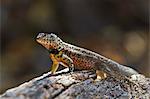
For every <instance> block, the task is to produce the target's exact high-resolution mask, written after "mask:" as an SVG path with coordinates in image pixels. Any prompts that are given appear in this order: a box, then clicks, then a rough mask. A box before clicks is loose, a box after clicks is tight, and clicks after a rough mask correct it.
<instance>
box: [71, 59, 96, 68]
mask: <svg viewBox="0 0 150 99" xmlns="http://www.w3.org/2000/svg"><path fill="white" fill-rule="evenodd" d="M71 59H72V60H73V64H74V66H75V69H81V70H82V69H85V70H91V69H94V68H95V63H96V61H94V60H93V59H89V58H87V57H71Z"/></svg>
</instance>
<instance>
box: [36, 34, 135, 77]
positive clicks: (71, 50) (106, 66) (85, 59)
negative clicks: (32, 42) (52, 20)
mask: <svg viewBox="0 0 150 99" xmlns="http://www.w3.org/2000/svg"><path fill="white" fill-rule="evenodd" d="M36 41H37V42H38V43H39V44H41V45H42V46H44V47H45V48H46V49H47V50H48V51H49V52H50V58H51V59H52V61H53V65H52V69H51V71H52V73H53V74H54V73H55V72H56V70H57V68H58V66H59V64H62V65H63V66H65V67H69V68H71V70H73V69H74V68H76V69H81V70H83V69H86V70H96V73H97V76H98V78H101V79H104V78H106V77H107V76H106V75H107V74H108V75H112V76H117V77H126V76H127V77H128V76H129V77H130V76H132V75H134V74H138V73H137V72H136V71H135V70H133V69H131V68H129V67H126V66H123V65H120V64H118V63H117V62H114V61H112V60H110V59H108V58H106V57H104V56H102V55H100V54H97V53H95V52H92V51H90V50H87V49H84V48H81V47H77V46H74V45H71V44H69V43H65V42H63V41H62V40H61V39H60V38H59V37H57V36H56V35H55V34H53V33H50V34H49V33H39V34H38V36H37V38H36Z"/></svg>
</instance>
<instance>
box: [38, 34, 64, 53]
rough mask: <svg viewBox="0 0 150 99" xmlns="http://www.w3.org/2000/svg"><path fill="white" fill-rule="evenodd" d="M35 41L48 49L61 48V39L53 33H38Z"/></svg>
mask: <svg viewBox="0 0 150 99" xmlns="http://www.w3.org/2000/svg"><path fill="white" fill-rule="evenodd" d="M36 41H37V42H38V43H40V44H41V45H42V46H44V47H45V48H46V49H48V50H51V49H57V50H61V49H63V48H62V47H63V46H62V43H63V41H62V40H61V39H60V38H59V37H57V36H56V35H55V34H53V33H50V34H49V33H39V34H38V35H37V37H36Z"/></svg>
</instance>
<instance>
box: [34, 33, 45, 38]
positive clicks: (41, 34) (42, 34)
mask: <svg viewBox="0 0 150 99" xmlns="http://www.w3.org/2000/svg"><path fill="white" fill-rule="evenodd" d="M45 35H46V34H45V33H39V34H38V36H37V37H36V38H41V37H44V36H45Z"/></svg>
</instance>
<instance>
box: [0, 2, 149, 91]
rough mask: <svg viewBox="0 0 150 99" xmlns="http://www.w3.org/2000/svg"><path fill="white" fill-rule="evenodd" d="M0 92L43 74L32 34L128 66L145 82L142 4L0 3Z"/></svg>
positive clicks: (43, 55)
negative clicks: (48, 35) (54, 36)
mask: <svg viewBox="0 0 150 99" xmlns="http://www.w3.org/2000/svg"><path fill="white" fill-rule="evenodd" d="M0 4H1V6H0V10H1V15H0V16H1V21H0V23H1V24H0V30H1V36H0V39H1V55H0V59H1V64H0V77H1V79H0V93H3V92H4V91H6V89H8V88H12V87H15V86H18V85H20V84H22V83H24V82H26V81H29V80H31V79H32V78H34V77H38V76H40V75H42V74H43V73H46V72H48V71H49V69H50V66H51V63H52V62H51V59H49V55H48V51H46V50H45V49H44V48H43V47H42V46H40V45H39V44H37V43H36V41H35V37H36V36H37V34H38V32H56V34H57V35H59V37H60V38H62V39H63V40H64V41H66V42H69V43H71V44H75V45H78V46H80V47H84V48H87V49H90V50H92V51H95V52H97V53H100V54H102V55H104V56H106V57H108V58H111V59H113V60H115V61H117V62H119V63H121V64H124V65H128V66H130V67H132V68H134V69H135V70H137V71H138V72H140V73H142V74H144V75H146V76H147V77H150V61H149V57H148V54H149V50H148V47H149V46H148V42H149V16H148V0H124V1H123V0H1V3H0Z"/></svg>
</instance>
